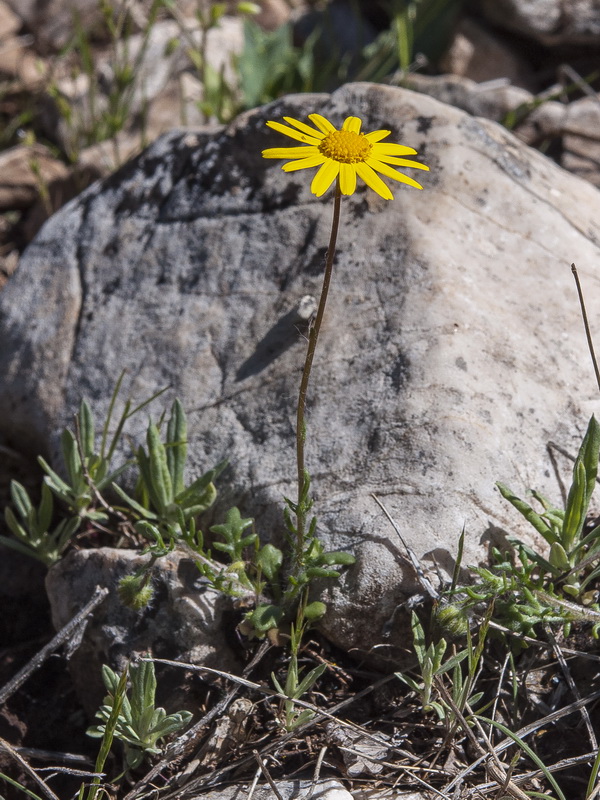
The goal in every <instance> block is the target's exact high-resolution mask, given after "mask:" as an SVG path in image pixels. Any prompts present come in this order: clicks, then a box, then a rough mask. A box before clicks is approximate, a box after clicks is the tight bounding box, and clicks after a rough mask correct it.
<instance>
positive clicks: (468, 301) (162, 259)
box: [0, 84, 600, 658]
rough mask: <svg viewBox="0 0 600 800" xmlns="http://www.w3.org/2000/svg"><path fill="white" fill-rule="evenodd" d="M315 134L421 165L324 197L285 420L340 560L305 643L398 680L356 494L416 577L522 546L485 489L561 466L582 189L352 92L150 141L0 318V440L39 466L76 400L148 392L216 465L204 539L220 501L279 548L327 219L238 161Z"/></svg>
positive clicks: (491, 146)
mask: <svg viewBox="0 0 600 800" xmlns="http://www.w3.org/2000/svg"><path fill="white" fill-rule="evenodd" d="M313 111H317V112H320V113H322V114H324V115H325V116H327V117H328V118H330V119H331V120H332V121H334V122H335V123H341V122H342V121H343V119H344V117H345V116H347V115H351V114H352V115H358V116H360V117H361V118H362V119H363V121H364V125H363V129H364V130H365V131H369V130H374V129H378V128H390V129H391V130H392V137H390V141H398V142H401V143H403V144H407V145H410V146H413V147H415V148H416V149H417V150H418V152H419V158H421V159H422V160H423V161H424V162H425V163H427V164H428V165H429V166H430V168H431V172H430V173H419V175H417V176H416V177H417V178H419V179H420V180H422V182H423V185H424V187H425V188H424V190H423V191H422V192H419V191H416V190H413V189H410V188H408V187H404V186H400V185H396V186H394V187H392V188H393V190H394V193H395V195H396V197H395V199H394V200H393V201H390V202H386V201H384V200H383V199H381V198H380V197H378V196H377V195H375V194H374V193H373V192H371V191H370V190H367V189H366V188H364V187H363V188H359V190H358V191H357V193H356V194H355V195H354V196H352V197H350V198H344V202H343V204H342V220H341V227H340V234H339V239H338V251H337V257H336V263H335V271H334V279H333V284H332V289H331V293H330V300H329V305H328V309H327V313H326V319H325V323H324V327H323V329H322V336H321V340H320V343H319V350H318V353H317V357H316V360H315V368H314V372H313V381H312V385H311V388H310V390H309V399H308V416H307V423H308V440H307V464H308V467H309V470H310V471H311V473H312V476H313V488H314V496H315V501H316V502H315V512H316V513H317V514H318V516H319V532H320V535H321V536H322V537H323V539H324V540H325V541H326V544H327V547H328V549H340V548H347V549H350V550H352V551H353V552H354V553H355V554H356V556H357V564H356V565H355V567H353V568H352V569H349V570H348V571H346V573H345V574H344V576H343V579H342V581H341V583H340V584H339V585H338V586H336V587H334V588H333V590H332V589H331V588H329V589H327V590H326V591H327V592H328V594H329V602H330V605H329V611H328V614H327V616H326V618H325V620H324V630H325V631H326V633H327V634H328V635H329V636H330V638H331V639H332V640H333V641H335V642H336V643H337V644H339V645H340V646H342V647H344V648H346V649H349V650H353V651H358V652H359V653H364V652H369V651H371V650H372V648H373V647H376V646H377V647H378V646H380V645H384V646H383V647H378V653H379V654H380V655H382V654H383V655H384V654H386V653H388V654H389V655H390V656H393V657H394V658H395V657H396V655H397V650H396V649H395V648H396V647H401V645H402V644H403V641H406V639H405V637H406V623H405V616H403V615H402V614H397V615H395V616H394V610H395V608H396V607H397V605H398V604H399V603H401V602H403V601H404V600H406V598H407V597H409V596H410V595H411V594H412V593H413V592H414V591H416V590H418V584H417V581H416V578H415V575H414V572H413V571H412V568H411V567H410V566H409V565H408V563H407V561H406V559H405V558H404V551H403V548H402V545H401V543H400V541H399V539H398V537H397V535H396V533H395V532H394V530H393V529H392V528H391V526H390V524H389V523H388V522H387V521H386V519H385V518H384V517H383V515H382V513H381V510H380V509H379V507H378V506H377V505H376V503H375V502H374V500H373V498H372V497H371V494H372V493H375V494H377V495H378V496H379V497H380V498H381V499H382V501H383V502H384V503H385V505H386V507H387V508H388V509H389V511H390V513H391V514H392V516H393V517H394V519H395V520H396V521H397V522H398V524H399V526H400V529H401V531H402V534H403V536H404V538H405V540H406V541H407V543H408V544H409V546H410V547H411V548H412V550H413V551H414V553H415V555H416V556H417V558H418V559H419V560H420V561H421V562H422V564H423V565H424V567H428V566H429V567H431V566H432V564H433V563H434V562H435V563H436V564H437V565H438V567H439V569H440V570H442V572H444V571H445V572H448V571H449V570H451V569H452V566H453V556H454V555H455V553H456V545H457V541H458V538H459V535H460V532H461V530H462V528H463V526H465V528H466V535H467V543H466V548H465V555H464V562H465V563H473V562H476V561H478V560H481V559H482V558H484V555H485V552H484V548H485V546H487V544H489V542H490V541H493V542H494V543H496V544H497V543H498V541H502V537H503V535H504V533H506V532H508V533H511V534H514V533H519V520H518V519H517V514H516V512H514V513H513V511H512V509H511V508H510V507H508V506H507V504H506V503H505V502H504V501H503V500H502V499H501V498H500V497H499V495H498V493H497V491H496V490H495V488H494V483H495V481H496V480H501V481H503V482H505V483H507V484H508V485H509V486H511V488H513V489H514V490H515V491H516V492H517V493H521V492H524V491H525V488H526V487H529V486H531V487H535V488H537V489H539V490H540V491H542V493H544V494H546V495H547V496H548V497H549V498H550V499H551V500H552V501H554V502H556V503H559V502H560V491H559V484H558V482H557V480H556V478H555V476H554V474H552V472H551V467H550V461H549V458H548V455H547V452H546V447H547V445H548V442H549V441H554V442H555V443H557V444H559V445H560V446H561V447H562V448H564V449H566V450H567V451H570V452H571V453H573V454H574V453H576V451H577V448H578V445H579V442H580V440H581V437H582V435H583V432H584V430H585V427H586V425H587V421H588V418H589V415H590V413H591V411H592V410H593V407H594V403H595V401H596V394H595V392H596V390H595V387H594V382H593V375H592V372H591V369H590V367H589V364H588V355H587V351H586V349H585V338H584V334H583V331H582V327H581V323H580V317H579V310H578V305H577V299H576V294H575V289H574V286H573V283H572V276H571V270H570V265H571V263H572V262H575V263H576V264H577V265H578V267H579V269H580V275H581V277H582V280H583V282H584V285H585V290H586V294H587V296H589V297H590V298H593V297H595V296H597V295H598V291H599V289H600V282H599V279H598V276H597V274H596V273H595V272H594V269H595V265H597V264H598V263H600V260H599V257H600V192H599V191H598V190H597V189H596V188H594V187H593V186H591V185H589V184H588V183H586V182H584V181H583V180H580V179H578V178H576V177H574V176H572V175H570V174H568V173H567V172H565V171H564V170H562V169H560V168H559V167H557V166H556V165H555V164H553V163H552V162H551V161H549V160H548V159H546V158H545V157H544V156H542V155H540V154H539V153H538V152H536V151H534V150H531V149H529V148H528V147H527V146H526V145H524V144H523V143H521V142H520V141H518V140H517V139H516V138H515V137H513V136H512V135H511V134H510V133H508V132H506V131H505V130H504V129H502V128H501V127H500V126H498V125H497V124H495V123H493V122H490V121H488V120H483V119H477V118H473V117H471V116H469V115H468V114H466V113H464V112H462V111H460V110H458V109H456V108H452V107H450V106H448V105H445V104H443V103H440V102H438V101H436V100H434V99H433V98H430V97H427V96H425V95H422V94H416V93H412V92H410V91H408V90H403V89H399V88H392V87H386V86H376V85H370V84H352V85H347V86H345V87H342V88H341V89H339V90H338V91H336V92H335V93H334V94H333V95H331V96H329V95H297V96H290V97H287V98H284V99H282V100H280V101H276V102H275V103H273V104H271V105H270V106H267V107H265V108H260V109H257V110H255V111H252V112H248V113H247V114H245V115H243V116H242V117H240V118H238V119H237V120H236V121H234V123H232V124H231V125H230V126H229V127H227V128H224V129H221V130H219V131H217V132H214V133H206V132H205V133H201V132H195V131H193V130H175V131H173V132H171V133H169V134H167V135H165V136H163V137H161V138H160V139H159V140H158V141H156V142H155V143H154V144H153V145H152V146H151V147H150V148H149V149H148V150H146V151H145V152H144V153H143V154H142V155H141V156H140V157H139V158H137V159H136V160H134V161H132V162H130V163H128V164H127V165H125V166H124V167H123V168H122V169H121V170H120V171H119V172H117V173H116V174H114V175H112V176H111V177H110V178H108V179H106V180H104V181H102V182H99V183H96V184H94V185H93V186H91V187H90V188H89V189H88V190H86V191H85V192H84V193H83V194H82V195H81V196H80V197H78V198H77V199H75V200H74V201H72V202H71V203H70V204H69V205H67V206H66V207H64V208H63V209H62V210H61V211H60V212H58V213H57V214H56V215H55V216H54V217H53V218H51V219H50V221H49V222H48V223H47V224H46V225H45V226H44V228H43V229H42V230H41V232H40V233H39V234H38V236H37V238H36V239H35V240H34V242H33V243H32V244H31V245H30V247H29V248H28V250H27V251H26V253H25V255H24V257H23V258H22V260H21V263H20V266H19V269H18V271H17V273H16V274H15V275H14V277H13V278H12V279H11V281H10V283H9V284H8V286H7V287H6V289H5V290H4V291H3V293H2V294H1V295H0V336H1V337H2V341H3V347H2V351H1V353H0V375H1V376H2V378H1V381H0V420H1V421H2V422H1V423H0V425H2V426H4V433H5V435H6V436H10V437H12V439H13V441H14V440H18V441H19V442H20V443H21V442H22V441H26V442H27V444H28V446H29V447H30V448H32V449H33V450H36V451H42V452H44V451H53V450H56V441H57V435H58V433H59V432H60V430H61V429H62V426H63V425H64V424H65V423H68V422H70V420H71V416H72V414H73V412H74V411H75V409H76V408H77V405H78V403H79V398H80V397H81V396H85V397H87V398H88V399H89V400H90V401H91V403H92V406H93V408H94V410H95V413H96V416H97V419H98V420H100V419H101V418H102V414H103V413H104V412H105V411H106V409H107V407H108V403H109V399H110V396H111V393H112V390H113V387H114V384H115V382H116V380H117V378H118V376H119V374H120V372H121V370H122V369H123V368H126V369H127V371H128V378H127V380H128V381H129V386H128V391H129V392H130V394H131V395H132V396H133V397H134V398H135V399H136V400H143V399H145V398H146V397H148V396H149V395H151V394H152V393H153V392H155V391H157V390H158V389H160V388H162V387H164V386H170V387H172V394H173V395H177V396H179V397H180V398H181V400H182V402H183V405H184V407H185V408H186V411H187V412H188V423H189V449H190V453H191V457H192V461H193V466H194V468H195V469H196V471H197V473H199V472H200V471H204V470H205V469H207V468H209V467H211V466H213V465H214V464H216V463H217V462H218V461H220V460H221V459H222V458H224V457H228V458H229V460H230V467H229V469H228V471H227V472H226V473H225V474H224V475H223V476H222V477H221V479H220V486H219V488H220V496H219V501H218V504H217V507H216V510H215V516H216V517H220V516H222V514H223V513H224V511H225V510H226V509H227V508H228V507H229V506H231V505H232V504H238V505H239V507H240V509H241V510H242V513H244V514H245V515H250V516H254V517H255V518H256V521H257V529H258V530H259V531H260V533H261V535H262V536H263V537H264V539H266V540H268V539H271V540H274V541H276V540H281V538H282V534H283V523H282V515H281V506H282V496H283V495H287V496H292V497H293V495H294V486H295V484H294V476H295V462H294V420H295V402H296V394H297V388H298V384H299V378H300V371H301V368H302V364H303V360H304V348H305V340H304V338H303V330H305V329H302V324H301V322H300V323H299V322H298V316H299V314H298V313H297V309H298V307H299V304H300V302H301V301H302V299H303V298H305V297H306V296H313V297H318V294H319V291H320V282H321V277H322V271H323V265H324V255H325V249H326V246H327V242H328V236H329V226H330V222H331V206H332V203H331V196H330V195H329V196H326V197H325V198H321V199H318V198H316V197H314V196H313V195H312V194H311V193H310V190H309V184H310V175H309V174H307V173H305V172H297V173H292V174H287V175H286V174H285V173H283V172H282V171H281V169H279V165H278V163H277V162H268V161H264V160H263V159H261V156H260V151H261V149H263V148H265V147H271V146H277V145H282V146H283V145H285V144H286V142H285V141H282V139H283V138H284V137H281V136H280V135H278V134H276V133H275V132H273V131H270V130H269V129H268V128H266V127H265V121H266V120H268V119H280V118H281V117H282V116H283V115H291V116H293V117H296V118H299V119H305V118H306V117H307V115H308V114H309V113H311V112H313ZM160 402H162V401H160ZM145 425H146V421H145V419H140V420H139V421H138V432H142V431H143V430H144V429H145ZM560 466H561V467H562V468H563V479H566V480H567V481H568V475H569V472H570V469H571V466H570V464H569V462H568V461H567V460H566V459H565V462H564V464H561V465H560ZM386 637H387V638H386ZM403 637H404V639H403Z"/></svg>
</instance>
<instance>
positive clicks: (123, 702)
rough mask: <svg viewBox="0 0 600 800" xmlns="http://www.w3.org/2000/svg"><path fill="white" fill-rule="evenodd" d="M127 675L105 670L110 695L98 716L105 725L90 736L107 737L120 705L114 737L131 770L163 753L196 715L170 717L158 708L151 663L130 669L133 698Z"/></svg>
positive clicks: (187, 712) (108, 669)
mask: <svg viewBox="0 0 600 800" xmlns="http://www.w3.org/2000/svg"><path fill="white" fill-rule="evenodd" d="M126 675H127V669H126V670H125V671H124V673H123V674H122V675H120V676H119V675H117V674H116V673H115V672H114V671H113V670H112V669H111V668H110V667H108V666H106V665H104V666H103V667H102V679H103V681H104V685H105V687H106V689H107V691H108V694H107V696H106V697H105V698H104V704H103V705H102V706H101V707H100V709H99V710H98V712H97V713H96V717H97V718H98V719H100V720H101V724H100V725H96V726H94V727H92V728H90V729H89V730H88V731H87V733H88V736H93V737H103V736H105V734H106V730H107V725H108V723H109V721H110V720H111V718H113V719H114V717H113V712H114V708H115V704H116V703H117V701H118V702H119V703H120V711H119V712H118V714H117V715H116V716H117V719H116V724H114V733H113V735H114V738H116V739H120V740H121V741H122V742H123V745H124V756H125V765H126V768H127V769H128V770H129V769H135V768H136V767H138V766H139V765H140V764H141V763H142V761H143V760H144V758H145V757H146V756H147V755H150V754H155V753H160V752H161V748H160V746H159V745H160V742H161V740H162V739H164V738H165V737H166V736H169V735H170V734H172V733H177V732H178V731H180V730H182V729H183V728H185V727H186V726H187V725H188V724H189V722H190V720H191V719H192V714H190V712H189V711H178V712H177V713H175V714H167V713H166V711H165V710H164V708H157V707H156V675H155V672H154V664H153V663H152V662H151V661H140V662H139V663H138V664H136V665H132V666H131V667H130V668H129V677H130V680H131V690H130V693H129V694H128V693H125V692H124V687H125V682H124V676H126ZM125 680H126V677H125Z"/></svg>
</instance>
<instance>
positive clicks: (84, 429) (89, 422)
mask: <svg viewBox="0 0 600 800" xmlns="http://www.w3.org/2000/svg"><path fill="white" fill-rule="evenodd" d="M79 434H80V436H81V450H82V452H83V456H84V458H91V457H92V456H93V455H94V445H95V438H96V435H95V430H94V417H93V415H92V409H91V408H90V405H89V403H88V402H87V400H82V401H81V405H80V407H79Z"/></svg>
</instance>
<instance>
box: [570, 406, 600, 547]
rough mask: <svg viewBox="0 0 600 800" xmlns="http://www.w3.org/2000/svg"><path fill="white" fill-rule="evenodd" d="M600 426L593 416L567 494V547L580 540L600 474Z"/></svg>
mask: <svg viewBox="0 0 600 800" xmlns="http://www.w3.org/2000/svg"><path fill="white" fill-rule="evenodd" d="M599 452H600V426H599V425H598V423H597V421H596V418H595V417H594V416H593V415H592V418H591V419H590V421H589V424H588V428H587V431H586V434H585V436H584V439H583V442H582V443H581V447H580V449H579V453H578V454H577V459H576V461H575V466H574V467H573V482H572V484H571V488H570V489H569V496H568V497H567V506H566V509H565V519H564V522H563V529H562V536H561V543H562V545H563V547H564V548H565V550H566V551H567V553H568V552H570V550H571V548H572V547H573V546H574V545H576V544H577V543H578V539H579V537H580V535H581V531H582V530H583V526H584V523H585V517H586V514H587V510H588V507H589V504H590V500H591V497H592V492H593V491H594V486H595V483H596V476H597V474H598V453H599Z"/></svg>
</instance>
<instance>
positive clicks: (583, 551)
mask: <svg viewBox="0 0 600 800" xmlns="http://www.w3.org/2000/svg"><path fill="white" fill-rule="evenodd" d="M599 452H600V425H598V422H597V421H596V419H595V417H593V416H592V418H591V419H590V422H589V424H588V427H587V431H586V434H585V436H584V439H583V442H582V444H581V447H580V449H579V453H578V455H577V458H576V459H575V464H574V467H573V478H572V483H571V487H570V489H569V492H568V496H567V502H566V505H565V508H564V509H559V508H555V507H553V506H552V505H551V504H550V503H549V502H548V501H547V500H546V499H545V498H544V497H543V496H542V495H541V494H540V493H539V492H536V491H532V496H533V497H534V499H535V500H537V501H538V503H539V504H540V506H541V509H540V510H539V511H538V510H536V509H534V508H533V507H532V506H531V505H530V504H529V503H528V502H527V501H525V500H522V499H521V498H519V497H517V496H516V495H515V494H514V493H513V492H512V491H511V490H510V489H508V488H507V487H506V486H504V485H503V484H498V489H499V490H500V493H501V494H502V496H503V497H504V498H506V499H507V500H508V501H509V502H510V503H511V504H512V505H513V506H514V507H515V508H516V509H517V510H518V511H519V512H520V513H521V514H522V515H523V516H524V518H525V519H526V520H527V521H528V522H529V523H530V524H531V525H532V526H533V528H534V529H535V530H536V531H537V533H539V534H541V536H542V537H543V538H544V539H545V541H546V542H547V544H548V545H549V552H548V554H547V556H544V555H542V554H541V553H539V552H536V551H535V550H534V549H533V548H532V547H530V546H529V545H526V544H525V543H523V542H522V541H520V540H519V539H517V538H514V537H513V538H510V539H509V541H510V542H511V544H512V545H513V547H514V551H513V552H512V553H503V552H501V551H500V550H498V549H497V548H493V550H492V564H491V565H490V567H489V568H488V567H471V572H472V573H473V575H474V576H475V578H476V580H475V581H474V582H473V583H471V584H470V585H463V586H458V587H455V588H454V589H452V590H451V592H450V594H451V596H452V597H453V598H454V599H455V600H457V601H458V606H460V607H461V608H462V610H463V613H464V614H466V615H468V614H469V613H471V611H472V610H473V609H474V608H476V607H477V606H478V605H481V604H486V605H487V604H490V603H493V604H494V617H495V620H496V621H497V622H499V623H500V624H501V625H503V626H505V627H506V628H507V629H508V630H509V631H511V632H513V633H518V634H522V635H532V634H533V633H534V629H535V627H536V626H537V625H538V624H539V623H548V624H561V625H563V626H565V629H566V631H567V632H568V630H569V628H570V626H571V624H572V623H573V622H584V621H585V622H591V624H592V633H593V635H594V636H596V635H597V634H598V631H600V606H599V605H598V603H597V602H596V591H595V590H593V589H592V588H591V587H593V585H594V582H595V581H596V580H597V578H598V576H599V575H600V566H599V565H598V561H599V560H600V526H595V527H594V528H593V529H592V530H591V531H589V532H588V533H586V532H585V521H586V515H587V513H588V509H589V505H590V500H591V497H592V492H593V490H594V486H595V483H596V477H597V474H598V456H599ZM565 595H566V597H565ZM516 642H517V643H520V644H521V645H522V643H523V640H522V638H520V639H517V640H516Z"/></svg>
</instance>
